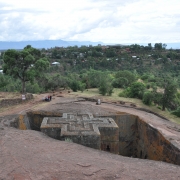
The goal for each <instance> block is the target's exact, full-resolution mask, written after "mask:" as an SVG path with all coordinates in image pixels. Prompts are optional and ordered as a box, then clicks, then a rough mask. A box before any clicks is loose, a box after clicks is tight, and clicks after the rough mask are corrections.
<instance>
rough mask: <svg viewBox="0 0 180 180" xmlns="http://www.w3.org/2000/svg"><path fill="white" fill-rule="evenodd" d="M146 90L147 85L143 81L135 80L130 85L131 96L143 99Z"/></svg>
mask: <svg viewBox="0 0 180 180" xmlns="http://www.w3.org/2000/svg"><path fill="white" fill-rule="evenodd" d="M144 90H145V86H144V84H143V83H141V82H134V83H133V84H132V85H131V86H130V93H129V97H132V98H139V99H142V98H143V94H144Z"/></svg>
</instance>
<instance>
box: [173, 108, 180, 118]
mask: <svg viewBox="0 0 180 180" xmlns="http://www.w3.org/2000/svg"><path fill="white" fill-rule="evenodd" d="M171 114H173V115H175V116H177V117H180V106H179V107H178V108H177V110H175V111H173V112H172V113H171Z"/></svg>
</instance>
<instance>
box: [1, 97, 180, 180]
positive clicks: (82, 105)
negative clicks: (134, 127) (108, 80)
mask: <svg viewBox="0 0 180 180" xmlns="http://www.w3.org/2000/svg"><path fill="white" fill-rule="evenodd" d="M35 105H36V107H35V108H31V107H30V106H24V110H23V107H21V108H18V111H19V112H16V115H15V114H11V115H9V116H6V115H3V116H0V179H3V180H4V179H5V180H11V179H14V180H24V179H27V180H30V179H31V180H34V179H35V180H46V179H48V180H56V179H58V180H59V179H62V180H64V179H70V180H75V179H76V180H77V179H78V180H81V179H82V180H84V179H88V180H89V179H96V180H97V179H98V180H99V179H107V180H111V179H125V180H135V179H138V180H148V179H153V180H159V179H161V180H166V179H167V180H169V179H171V180H172V179H174V180H177V179H180V166H179V165H174V164H170V163H166V162H162V161H153V160H147V159H139V158H132V157H123V156H120V155H116V154H111V153H109V152H105V151H100V150H95V149H92V148H88V147H85V146H82V145H78V144H75V143H72V142H65V141H58V140H55V139H52V138H50V137H48V136H46V135H44V134H43V133H41V132H38V131H34V130H19V129H16V128H14V127H10V124H11V123H12V122H15V121H16V120H17V118H18V117H19V115H20V114H26V113H27V111H30V110H31V111H36V112H49V113H50V114H51V113H52V114H53V113H57V112H58V113H62V112H91V113H93V114H97V115H104V114H106V115H107V114H111V113H115V112H116V113H118V112H125V113H129V114H133V115H135V116H138V117H139V118H140V119H141V120H143V122H145V123H148V124H150V125H151V127H154V128H155V129H157V130H158V131H159V132H160V133H161V134H162V135H163V136H164V137H165V138H166V139H167V140H168V142H172V144H174V145H175V146H176V147H179V142H180V136H179V134H180V131H179V130H180V128H179V125H176V124H175V123H171V122H169V121H167V120H163V119H161V118H160V117H156V116H155V115H153V114H150V113H146V112H141V111H138V110H135V109H129V108H128V109H127V108H123V107H117V106H114V105H108V104H102V105H101V106H96V105H95V103H94V102H83V101H82V102H77V101H76V99H71V98H63V97H62V98H61V97H54V99H53V101H52V102H48V103H46V104H44V103H40V106H37V104H36V103H35ZM13 112H15V111H14V110H13ZM9 113H10V112H9ZM161 147H163V145H162V146H161ZM159 150H160V149H159ZM178 157H179V156H178Z"/></svg>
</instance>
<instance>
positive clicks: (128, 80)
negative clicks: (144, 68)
mask: <svg viewBox="0 0 180 180" xmlns="http://www.w3.org/2000/svg"><path fill="white" fill-rule="evenodd" d="M135 80H136V76H135V75H134V74H133V73H131V72H130V71H127V70H124V71H119V72H117V73H116V74H115V80H114V81H115V85H116V87H118V86H119V87H122V86H123V87H128V86H130V85H131V84H132V83H133V82H135ZM118 82H119V83H120V84H119V85H118V84H117V83H118ZM122 83H123V85H122Z"/></svg>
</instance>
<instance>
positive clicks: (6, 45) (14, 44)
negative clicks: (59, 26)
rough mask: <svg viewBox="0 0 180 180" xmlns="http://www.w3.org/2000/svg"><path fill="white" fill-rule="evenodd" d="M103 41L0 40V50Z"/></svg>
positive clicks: (94, 43)
mask: <svg viewBox="0 0 180 180" xmlns="http://www.w3.org/2000/svg"><path fill="white" fill-rule="evenodd" d="M98 44H103V43H102V42H90V41H63V40H38V41H0V50H6V49H23V48H24V47H25V46H27V45H31V46H33V47H34V48H51V47H55V46H58V47H62V46H63V47H68V46H75V45H77V46H82V45H98Z"/></svg>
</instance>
